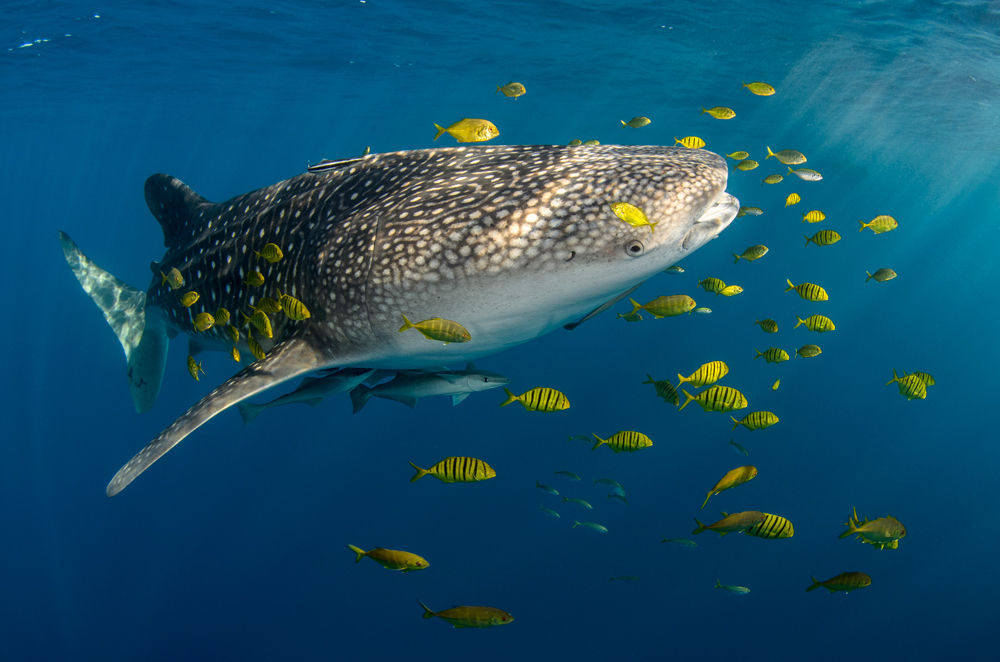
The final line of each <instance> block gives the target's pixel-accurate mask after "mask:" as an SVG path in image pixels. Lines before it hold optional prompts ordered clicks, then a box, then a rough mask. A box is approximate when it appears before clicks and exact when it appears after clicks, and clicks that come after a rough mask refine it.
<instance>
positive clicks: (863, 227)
mask: <svg viewBox="0 0 1000 662" xmlns="http://www.w3.org/2000/svg"><path fill="white" fill-rule="evenodd" d="M858 223H860V224H861V227H860V228H858V232H863V231H864V229H865V228H866V227H868V224H867V223H865V222H864V221H858Z"/></svg>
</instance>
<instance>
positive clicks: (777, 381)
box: [771, 379, 781, 391]
mask: <svg viewBox="0 0 1000 662" xmlns="http://www.w3.org/2000/svg"><path fill="white" fill-rule="evenodd" d="M779 386H781V380H780V379H775V380H774V383H773V384H771V390H772V391H777V390H778V387H779Z"/></svg>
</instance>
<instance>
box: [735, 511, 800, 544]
mask: <svg viewBox="0 0 1000 662" xmlns="http://www.w3.org/2000/svg"><path fill="white" fill-rule="evenodd" d="M744 533H746V534H747V535H748V536H756V537H758V538H767V539H770V540H773V539H775V538H791V537H792V536H793V535H795V527H793V526H792V523H791V522H789V521H788V520H787V519H785V518H784V517H782V516H781V515H771V514H770V513H764V519H762V520H760V521H759V522H757V523H756V524H754V525H753V526H751V527H750V528H748V529H747V530H746V531H744Z"/></svg>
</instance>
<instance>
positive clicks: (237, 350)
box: [229, 345, 240, 363]
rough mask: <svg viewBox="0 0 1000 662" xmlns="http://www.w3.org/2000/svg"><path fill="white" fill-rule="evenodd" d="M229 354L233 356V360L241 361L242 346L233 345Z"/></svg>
mask: <svg viewBox="0 0 1000 662" xmlns="http://www.w3.org/2000/svg"><path fill="white" fill-rule="evenodd" d="M229 355H230V356H232V357H233V360H234V361H236V362H237V363H239V362H240V348H239V347H237V346H236V345H233V351H231V352H230V353H229Z"/></svg>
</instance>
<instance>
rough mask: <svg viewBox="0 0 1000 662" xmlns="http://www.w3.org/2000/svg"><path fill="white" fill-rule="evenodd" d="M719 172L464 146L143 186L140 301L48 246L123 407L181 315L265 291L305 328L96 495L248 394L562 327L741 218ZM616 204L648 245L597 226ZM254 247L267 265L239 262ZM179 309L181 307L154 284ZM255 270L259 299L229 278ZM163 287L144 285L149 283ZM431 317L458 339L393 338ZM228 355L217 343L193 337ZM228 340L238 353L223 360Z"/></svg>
mask: <svg viewBox="0 0 1000 662" xmlns="http://www.w3.org/2000/svg"><path fill="white" fill-rule="evenodd" d="M727 175H728V172H727V167H726V163H725V160H724V159H723V158H722V157H720V156H718V155H716V154H713V153H711V152H707V151H704V150H700V149H687V148H675V147H660V146H618V145H601V146H592V147H562V146H544V145H543V146H471V147H451V148H444V149H425V150H415V151H406V152H393V153H386V154H372V155H369V156H365V157H362V158H359V159H349V160H345V161H342V162H329V163H324V164H322V166H321V167H318V168H315V169H314V171H311V172H307V173H305V174H302V175H299V176H297V177H294V178H292V179H289V180H287V181H284V182H279V183H278V184H274V185H273V186H269V187H267V188H263V189H259V190H257V191H253V192H251V193H247V194H245V195H241V196H238V197H236V198H233V199H232V200H229V201H227V202H223V203H212V202H209V201H207V200H205V199H204V198H202V197H201V196H199V195H198V194H196V193H195V192H194V191H192V190H191V189H190V188H188V187H187V186H185V185H184V184H183V183H182V182H181V181H180V180H178V179H175V178H173V177H169V176H167V175H153V176H152V177H150V178H149V179H148V180H147V181H146V201H147V203H148V205H149V208H150V210H151V211H152V213H153V215H154V216H155V217H156V218H157V220H158V221H159V222H160V224H161V225H162V227H163V235H164V243H165V244H166V247H167V252H166V254H165V255H164V256H163V258H162V260H161V261H160V262H159V263H154V265H153V269H154V275H153V279H152V283H151V284H150V287H149V289H148V290H147V291H146V292H145V293H143V292H141V291H139V290H136V289H135V288H132V287H130V286H128V285H126V284H125V283H123V282H121V281H119V280H118V279H117V278H115V277H114V276H112V275H111V274H109V273H107V272H105V271H103V270H102V269H100V268H99V267H97V266H96V265H95V264H94V263H93V262H91V261H90V260H89V259H88V258H87V257H86V256H85V255H83V253H81V252H80V250H79V249H78V248H77V247H76V245H75V244H74V243H73V241H72V240H71V239H70V238H69V237H68V236H67V235H65V234H61V241H62V245H63V250H64V252H65V254H66V259H67V262H68V263H69V264H70V266H71V267H72V268H73V271H74V273H75V274H76V276H77V279H78V280H79V281H80V283H81V285H82V286H83V288H84V289H85V290H86V291H87V293H88V294H90V295H91V297H92V298H93V299H94V301H95V302H96V303H97V304H98V306H100V307H101V309H102V311H103V312H104V315H105V317H106V319H107V320H108V323H109V324H110V325H111V326H112V328H113V329H114V331H115V333H116V334H117V335H118V338H119V340H120V341H121V343H122V347H123V348H124V349H125V355H126V358H127V360H128V375H129V382H130V385H131V387H132V395H133V399H134V402H135V404H136V408H137V409H138V410H139V411H145V410H147V409H149V407H151V406H152V403H153V401H154V400H155V398H156V394H157V392H158V391H159V386H160V382H161V379H162V376H163V369H164V363H165V360H166V350H167V339H168V338H169V337H172V336H174V335H176V334H178V333H187V334H195V333H196V332H195V331H194V329H193V327H192V320H193V316H194V315H195V314H197V312H198V311H199V310H205V311H214V310H215V309H216V308H217V307H219V306H223V307H226V308H227V309H229V310H231V311H233V315H234V316H235V315H237V313H236V311H244V310H245V311H249V310H250V306H253V305H254V304H255V303H256V301H258V300H259V297H261V296H262V295H263V294H262V292H261V291H260V290H266V291H267V292H268V296H272V294H271V292H277V291H281V292H283V293H286V294H290V295H291V296H293V297H295V298H297V299H299V300H301V301H302V302H303V303H305V304H306V306H308V308H309V310H310V311H311V312H312V318H311V319H308V320H304V321H292V320H289V319H287V318H284V317H282V316H280V315H278V316H275V319H274V321H275V324H274V337H273V340H270V339H267V338H258V340H259V341H260V342H261V345H262V346H263V349H264V350H265V351H266V352H267V355H266V357H265V358H264V359H262V360H260V361H257V362H255V363H253V364H251V365H250V366H248V367H247V368H245V369H243V370H242V371H240V372H239V373H237V374H236V375H235V376H233V377H232V378H230V379H229V380H228V381H226V382H225V383H224V384H222V385H221V386H219V387H218V388H216V389H215V390H214V391H212V392H211V393H209V394H208V395H206V396H205V397H204V398H202V400H201V401H199V402H198V403H197V404H195V405H194V406H193V407H191V409H189V410H188V411H187V413H185V414H183V415H182V416H180V417H179V418H178V419H177V420H176V421H174V423H173V424H172V425H170V427H168V428H167V429H166V430H164V431H163V432H162V433H161V434H160V435H159V436H158V437H157V438H156V439H154V440H153V441H151V442H150V443H149V444H148V445H147V446H146V447H145V448H144V449H143V450H141V451H140V452H139V453H138V454H137V455H136V456H135V457H133V458H132V459H131V460H130V461H129V462H128V463H127V464H126V465H125V466H123V467H122V468H121V469H120V470H119V471H118V473H117V474H115V476H114V478H112V480H111V482H110V483H109V484H108V487H107V494H108V496H113V495H115V494H117V493H118V492H120V491H121V490H122V489H124V488H125V487H126V486H127V485H128V484H129V483H131V482H132V481H133V480H134V479H135V478H136V476H138V475H139V474H140V473H142V472H143V471H145V470H146V469H147V468H148V467H149V466H150V465H151V464H152V463H153V462H155V461H156V460H157V459H158V458H160V457H161V456H162V455H163V454H164V453H166V452H167V451H168V450H170V449H171V448H173V447H174V446H175V445H176V444H177V443H179V442H180V441H181V440H183V439H184V438H185V437H186V436H187V435H189V434H190V433H191V432H193V431H194V430H195V429H197V428H198V427H199V426H200V425H202V424H203V423H204V422H205V421H207V420H209V419H210V418H212V417H213V416H215V415H216V414H218V413H219V412H221V411H223V410H225V409H227V408H229V407H231V406H232V405H234V404H236V403H238V402H240V401H241V400H244V399H245V398H248V397H251V396H253V395H254V394H256V393H259V392H261V391H263V390H265V389H268V388H270V387H272V386H275V385H277V384H281V383H282V382H285V381H287V380H289V379H293V378H295V377H298V376H300V375H303V374H305V373H308V372H312V371H314V370H319V369H325V368H332V367H338V366H352V367H361V368H381V369H397V370H402V369H412V368H436V367H440V366H442V365H446V364H449V363H450V364H455V363H460V362H465V361H470V360H473V359H476V358H478V357H481V356H485V355H488V354H492V353H494V352H497V351H499V350H502V349H505V348H507V347H511V346H513V345H516V344H518V343H522V342H525V341H527V340H531V339H532V338H535V337H537V336H540V335H542V334H545V333H548V332H549V331H552V330H554V329H556V328H558V327H560V326H563V325H567V324H570V325H575V323H579V322H580V321H581V320H582V319H586V318H588V317H589V316H591V315H592V314H594V313H596V312H599V311H601V310H603V309H604V308H605V307H607V305H609V304H610V303H613V302H614V301H617V300H618V299H620V298H621V297H622V296H624V295H626V294H627V293H629V292H631V291H632V290H633V289H634V288H635V287H637V286H638V285H639V284H640V283H641V282H642V281H644V280H646V279H647V278H649V277H650V276H652V275H654V274H656V273H658V272H660V271H662V270H663V269H664V268H665V267H667V266H670V265H672V264H674V263H675V262H677V261H679V260H680V259H681V258H683V257H685V256H686V255H688V254H689V253H691V252H692V251H694V250H696V249H698V248H699V247H701V246H702V245H704V244H705V243H706V242H707V241H709V240H710V239H712V238H714V237H716V236H717V235H718V234H719V232H721V231H722V230H723V229H725V228H726V227H727V226H728V225H729V223H730V222H731V221H732V219H733V218H734V216H735V215H736V212H737V210H738V208H739V202H738V201H737V200H736V199H735V198H734V197H733V196H731V195H729V194H728V193H726V191H725V188H726V180H727ZM618 201H624V202H628V203H630V204H632V205H635V206H636V207H639V208H640V209H642V210H643V211H644V212H645V214H646V216H647V217H648V219H649V221H650V223H656V224H657V225H656V229H655V232H651V231H650V228H649V227H646V226H640V227H633V226H631V225H629V224H627V223H624V222H622V221H621V220H619V218H618V217H617V216H616V215H615V214H614V213H613V212H612V211H611V209H610V204H611V203H612V202H618ZM267 242H273V243H275V244H277V245H278V246H280V247H281V249H282V251H283V252H284V254H285V258H284V259H283V260H281V261H280V262H278V263H276V264H267V265H263V266H266V269H263V267H262V266H261V265H262V261H261V260H260V259H259V258H258V257H256V256H255V255H254V251H255V250H260V249H261V248H262V247H263V245H264V244H265V243H267ZM175 267H176V268H177V269H178V270H179V271H180V272H181V274H183V276H184V278H185V279H186V281H187V284H186V286H185V289H191V290H195V291H197V292H198V293H199V294H200V296H201V298H200V299H199V302H198V305H196V306H193V307H192V308H186V307H184V306H182V305H181V303H180V300H179V298H180V297H179V294H180V291H177V292H174V291H172V290H171V289H170V285H169V283H162V280H163V279H162V278H161V276H160V272H161V271H162V272H164V273H167V272H169V270H170V269H172V268H175ZM258 268H261V269H262V270H264V271H266V279H267V280H266V284H265V286H264V287H263V288H254V287H249V286H247V285H245V284H244V279H245V278H246V277H247V275H248V274H250V273H251V272H253V271H255V270H257V269H258ZM161 283H162V284H161ZM403 314H405V315H406V316H407V317H409V318H410V319H412V320H421V319H427V318H431V317H443V318H445V319H449V320H455V321H457V322H459V323H460V324H462V325H463V326H464V327H465V328H466V329H468V331H469V332H470V333H471V336H472V339H471V340H470V341H469V342H464V343H451V344H448V345H444V344H441V343H437V342H432V341H428V340H427V339H425V338H424V337H423V336H422V335H420V334H418V333H399V327H400V325H401V323H402V315H403ZM197 336H198V338H199V339H200V341H201V342H202V343H203V344H208V345H212V344H213V343H214V345H215V347H217V348H219V349H228V348H229V347H230V342H229V341H228V340H227V338H226V336H225V335H224V334H223V331H222V330H221V329H211V330H209V331H208V332H206V333H198V334H197ZM244 340H245V338H241V342H242V341H244Z"/></svg>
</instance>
